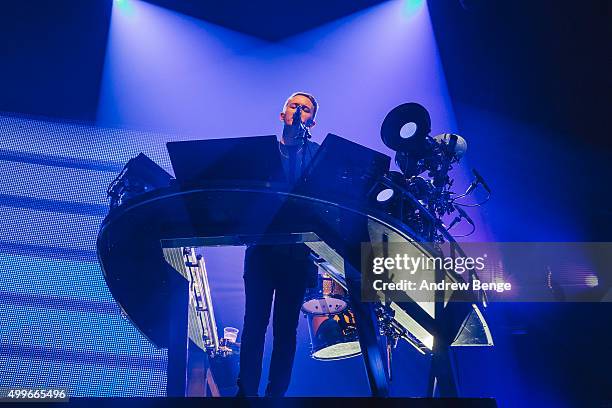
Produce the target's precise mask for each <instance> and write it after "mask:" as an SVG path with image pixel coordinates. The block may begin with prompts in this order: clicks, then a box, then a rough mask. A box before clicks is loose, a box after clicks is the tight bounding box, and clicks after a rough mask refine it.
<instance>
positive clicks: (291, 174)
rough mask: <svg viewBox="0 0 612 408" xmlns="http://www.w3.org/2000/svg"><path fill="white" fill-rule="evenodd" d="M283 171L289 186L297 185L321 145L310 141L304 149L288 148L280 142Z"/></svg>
mask: <svg viewBox="0 0 612 408" xmlns="http://www.w3.org/2000/svg"><path fill="white" fill-rule="evenodd" d="M278 145H279V150H280V155H281V161H282V163H283V170H284V171H285V175H286V176H287V180H288V181H289V184H293V183H295V182H296V181H297V180H298V179H299V178H300V176H301V175H302V173H303V171H304V170H305V169H306V167H307V166H308V163H310V161H311V160H312V158H313V157H314V155H315V153H316V152H317V149H318V148H319V144H318V143H315V142H311V141H308V142H306V145H305V146H304V147H298V146H286V145H284V144H282V143H280V142H279V144H278Z"/></svg>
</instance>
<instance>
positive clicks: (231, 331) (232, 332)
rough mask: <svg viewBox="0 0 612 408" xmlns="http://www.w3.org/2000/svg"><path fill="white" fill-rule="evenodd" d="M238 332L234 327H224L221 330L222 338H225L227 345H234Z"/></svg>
mask: <svg viewBox="0 0 612 408" xmlns="http://www.w3.org/2000/svg"><path fill="white" fill-rule="evenodd" d="M238 332H239V330H238V329H237V328H235V327H226V328H224V329H223V338H225V339H226V340H227V341H228V343H235V342H236V340H237V339H238Z"/></svg>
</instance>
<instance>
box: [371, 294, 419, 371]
mask: <svg viewBox="0 0 612 408" xmlns="http://www.w3.org/2000/svg"><path fill="white" fill-rule="evenodd" d="M374 312H375V314H376V318H377V320H378V329H379V334H380V335H381V336H385V338H386V342H387V345H386V351H387V368H388V375H389V381H392V380H393V372H392V368H391V364H392V355H393V350H395V349H396V348H397V344H398V342H399V339H403V340H406V341H407V342H408V343H409V344H410V345H412V346H413V347H414V348H416V349H417V351H418V352H419V353H421V354H426V350H427V347H425V346H423V345H422V344H420V343H419V342H418V341H417V340H416V339H414V338H413V337H412V336H411V335H410V333H409V332H408V330H406V328H404V327H403V326H401V325H400V324H399V323H398V322H397V320H395V311H394V310H393V309H392V308H391V307H389V306H388V305H383V304H378V305H377V306H376V308H375V311H374Z"/></svg>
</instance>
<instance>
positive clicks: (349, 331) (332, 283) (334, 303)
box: [302, 272, 361, 361]
mask: <svg viewBox="0 0 612 408" xmlns="http://www.w3.org/2000/svg"><path fill="white" fill-rule="evenodd" d="M302 312H304V316H305V317H306V318H307V319H308V332H309V333H310V342H311V345H312V350H311V354H310V356H311V357H312V358H314V359H315V360H322V361H332V360H342V359H344V358H350V357H355V356H358V355H360V354H361V347H360V346H359V338H358V336H357V324H356V322H355V316H354V315H353V312H352V311H351V308H350V307H349V300H348V292H347V290H346V287H345V286H344V285H342V284H341V283H340V281H339V280H338V279H335V278H334V277H332V275H331V274H330V273H328V272H321V273H320V274H319V276H318V280H317V286H316V287H315V288H312V289H309V290H308V291H307V292H306V296H305V297H304V304H303V305H302Z"/></svg>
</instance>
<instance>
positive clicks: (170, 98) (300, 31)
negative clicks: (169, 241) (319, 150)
mask: <svg viewBox="0 0 612 408" xmlns="http://www.w3.org/2000/svg"><path fill="white" fill-rule="evenodd" d="M255 4H256V3H251V2H246V1H243V0H240V1H237V2H232V5H231V7H230V6H223V5H215V6H212V5H210V4H205V3H204V2H196V1H176V2H169V1H162V0H158V1H152V2H140V1H128V0H124V1H114V2H113V1H86V2H85V1H76V0H74V1H68V0H59V1H53V2H49V1H42V0H41V1H25V2H3V3H2V5H0V38H1V40H0V41H1V43H0V53H1V55H0V58H1V60H0V61H1V63H0V111H1V113H0V169H2V173H1V177H0V179H1V180H2V181H1V182H0V211H1V217H0V218H1V221H0V226H1V230H0V373H1V375H0V388H1V387H8V386H54V385H57V386H60V385H65V386H68V387H70V388H71V389H72V390H73V391H74V395H75V396H136V395H162V393H163V388H164V384H165V364H166V357H165V351H163V350H155V349H154V348H153V347H152V346H151V345H150V344H149V343H148V342H147V341H146V339H144V337H142V335H140V333H138V331H137V330H136V329H134V328H133V327H132V326H131V325H130V324H129V322H127V321H126V320H125V319H123V318H122V317H121V314H120V311H119V308H118V306H117V305H116V303H115V302H114V301H113V299H112V297H111V295H110V293H109V292H108V290H107V289H106V287H105V285H104V282H103V279H102V274H101V271H100V269H99V267H98V266H97V262H96V257H95V252H94V250H95V235H96V232H97V226H98V225H99V223H100V222H101V220H102V218H103V217H104V214H105V212H106V209H107V205H106V200H105V196H104V195H105V188H106V185H107V184H108V183H109V182H110V181H111V180H112V179H113V178H114V175H115V174H116V173H117V172H118V171H119V170H120V169H121V167H122V164H123V163H125V162H126V161H127V160H128V159H129V158H130V157H133V156H135V155H136V154H138V153H139V152H144V153H145V154H147V155H148V156H149V157H151V158H152V159H153V160H155V161H156V162H157V163H159V164H160V165H162V166H163V167H165V168H166V169H167V170H169V171H170V170H171V169H170V166H169V160H168V158H167V155H166V152H165V150H164V143H165V142H166V141H169V140H185V139H205V138H215V137H232V136H245V135H261V134H274V133H278V132H279V130H280V126H279V122H277V116H278V112H279V111H280V108H281V105H282V102H283V101H284V98H285V97H286V96H287V95H288V94H289V93H291V92H292V91H294V90H305V91H310V92H313V93H314V94H315V95H317V96H318V98H319V101H320V103H321V112H320V116H319V118H318V119H319V123H318V125H317V126H316V127H315V128H314V130H315V131H314V132H313V133H314V139H315V140H316V141H318V142H321V140H322V139H323V137H324V136H325V134H326V133H327V132H333V133H337V134H339V135H341V136H343V137H346V138H349V139H352V140H355V141H357V142H358V143H361V144H364V145H366V146H368V147H371V148H375V149H377V150H379V151H381V152H383V153H385V154H392V152H390V151H389V150H388V149H387V148H386V147H385V146H384V145H383V144H382V142H381V141H380V138H379V133H378V132H379V128H380V123H381V122H382V120H383V118H384V116H385V114H386V113H387V112H388V111H389V110H390V109H392V108H393V107H394V106H396V105H398V104H400V103H403V102H408V101H415V102H419V103H421V104H423V105H424V106H426V107H427V108H428V109H429V110H430V112H431V114H432V122H433V132H432V134H438V133H442V132H446V131H452V132H457V133H459V134H461V135H463V136H464V137H465V138H466V139H467V141H468V145H469V150H468V155H467V157H466V159H465V160H464V163H463V166H462V167H461V168H459V169H457V170H456V172H455V174H454V175H455V176H456V177H457V179H458V182H460V183H463V184H466V182H467V181H468V180H469V176H468V171H469V169H470V168H471V167H476V168H477V169H478V170H479V172H480V173H481V174H483V175H484V177H485V178H486V180H487V182H488V184H489V185H490V186H491V188H492V189H493V191H494V196H493V199H492V200H491V201H490V202H489V203H488V204H487V206H486V207H484V208H483V209H482V210H481V211H479V212H473V213H472V214H473V215H474V218H475V219H476V220H477V222H478V224H479V229H478V233H477V234H476V236H474V237H473V240H475V241H478V240H483V241H570V242H571V241H612V236H611V233H610V231H611V228H612V205H611V204H610V203H612V193H611V192H610V188H609V184H610V181H609V180H610V176H611V172H610V170H609V163H611V159H612V143H611V142H610V140H611V139H610V135H611V132H610V130H609V124H608V119H609V110H610V89H612V87H611V84H610V75H609V72H610V71H611V70H610V68H611V67H610V60H611V55H610V54H611V50H610V45H609V43H610V41H609V39H610V38H612V35H611V34H612V33H611V32H610V30H611V27H612V24H610V6H609V3H608V2H606V1H603V0H602V1H589V2H583V3H579V2H571V1H567V0H562V1H555V2H553V1H535V2H529V1H525V0H522V1H482V0H464V1H463V2H459V1H457V0H438V1H436V0H430V1H429V2H425V1H424V0H401V1H365V0H364V1H355V2H346V1H340V0H338V1H331V0H330V1H323V0H313V1H311V2H309V3H308V4H307V5H305V4H288V3H284V2H277V1H271V2H266V3H265V4H260V3H257V5H256V6H255ZM162 6H163V7H162ZM166 7H169V8H166ZM305 9H306V11H307V12H305V13H303V14H300V13H302V12H303V11H304V10H305ZM237 10H241V12H237ZM296 15H300V16H301V17H300V18H297V17H295V16H296ZM302 16H303V17H302ZM206 256H207V260H208V269H209V271H210V273H211V284H212V285H213V291H214V293H215V296H216V297H215V298H214V299H213V300H214V302H215V307H216V309H217V310H218V311H219V321H220V326H224V325H231V326H236V327H241V319H242V312H243V301H244V299H243V294H242V282H241V262H242V256H243V255H242V249H241V248H216V249H211V250H209V251H208V252H207V253H206ZM603 268H604V269H605V271H609V269H610V266H608V265H604V266H603ZM600 272H601V273H600V274H599V275H600V282H599V284H600V285H602V286H604V287H605V285H606V284H609V282H605V281H604V280H603V279H605V274H604V273H603V272H604V270H602V271H600ZM611 312H612V309H611V308H610V304H609V303H601V304H558V303H546V304H524V303H511V304H510V303H504V304H499V303H498V304H493V305H492V306H491V307H490V308H489V311H488V316H489V319H490V323H491V328H492V331H493V336H494V340H495V343H496V346H495V347H494V348H492V349H484V348H473V349H461V350H457V363H458V374H459V379H460V389H461V392H462V395H464V396H493V397H495V398H497V400H498V403H499V405H500V406H502V407H504V406H509V407H510V406H516V405H518V404H522V405H525V406H534V407H535V406H537V407H541V406H555V407H564V406H590V405H588V404H586V403H581V402H580V401H582V400H584V399H588V400H589V401H590V403H589V404H591V403H592V404H599V405H600V404H601V403H602V402H604V401H608V403H609V401H610V400H612V395H611V394H610V392H611V391H610V390H612V383H611V382H610V375H609V373H608V364H609V362H610V361H612V358H611V357H612V350H611V346H610V344H612V332H611V330H610V328H609V322H610V316H611ZM270 334H271V333H270ZM298 343H299V345H298V354H297V357H296V366H295V375H294V379H293V382H292V386H291V388H290V390H289V394H290V395H304V396H313V395H326V396H327V395H329V396H365V395H367V393H368V388H367V381H366V378H365V373H364V372H363V369H362V363H361V362H360V361H359V359H351V360H346V361H341V362H336V363H321V362H316V361H313V360H311V359H310V358H309V357H308V352H309V347H310V345H309V340H308V335H307V331H306V327H305V325H304V322H303V321H302V322H301V323H300V328H299V334H298ZM269 351H270V350H269V349H267V350H266V358H267V359H269ZM266 364H268V363H266ZM395 364H396V366H397V367H401V368H402V371H401V374H400V371H399V370H396V371H397V372H398V378H397V379H396V380H395V381H394V384H393V395H398V396H400V395H401V396H421V395H424V393H425V382H426V374H427V369H428V361H427V359H425V358H424V357H421V356H420V355H418V354H417V353H416V352H415V351H414V350H412V349H411V348H409V346H407V345H406V344H404V345H402V346H401V347H400V349H399V350H398V354H397V359H396V362H395ZM313 373H316V374H313ZM585 404H586V405H585ZM595 406H598V405H595Z"/></svg>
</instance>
